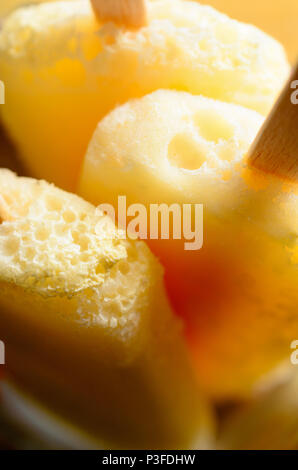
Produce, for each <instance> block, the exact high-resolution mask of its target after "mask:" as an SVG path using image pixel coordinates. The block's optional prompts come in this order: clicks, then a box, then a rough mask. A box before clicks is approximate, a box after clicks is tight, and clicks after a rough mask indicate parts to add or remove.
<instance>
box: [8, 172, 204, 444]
mask: <svg viewBox="0 0 298 470" xmlns="http://www.w3.org/2000/svg"><path fill="white" fill-rule="evenodd" d="M0 216H1V222H2V223H1V225H0V278H1V283H0V292H1V295H0V308H1V314H0V332H1V339H2V340H3V341H4V342H5V344H6V357H7V367H8V371H9V374H10V375H11V377H12V378H13V380H14V382H15V383H17V385H18V386H20V387H21V388H22V389H23V390H25V391H27V392H30V394H31V395H33V396H35V397H38V399H39V400H41V401H43V402H44V403H45V404H46V405H47V406H48V407H50V408H52V409H53V410H55V411H56V412H60V413H61V415H62V416H64V417H66V418H68V419H69V420H70V421H71V422H74V423H75V424H80V425H81V426H83V428H84V429H86V430H87V431H88V432H89V433H90V434H92V436H93V438H100V439H101V441H104V442H105V443H106V445H107V446H123V447H130V448H133V447H146V448H147V447H149V448H150V447H153V448H158V447H162V448H173V447H175V448H176V447H178V448H179V447H181V446H182V447H183V446H186V447H192V446H198V445H199V446H200V445H204V444H203V443H202V440H201V439H202V438H203V437H204V439H205V438H207V432H208V430H207V428H208V419H207V412H206V410H205V409H204V405H203V403H202V401H201V398H200V394H199V392H198V388H197V385H196V381H195V379H194V375H193V372H192V370H191V368H190V366H189V362H188V358H187V353H186V348H185V345H184V344H183V339H182V335H181V325H180V324H179V321H178V319H177V318H175V317H174V315H173V313H172V312H171V309H170V307H169V305H168V302H167V299H166V295H165V292H164V287H163V281H162V268H161V267H160V265H159V263H158V262H157V260H156V259H155V258H154V256H153V255H152V254H151V253H150V251H149V248H148V247H147V246H146V245H145V244H144V243H143V242H135V243H132V242H129V241H126V240H122V239H121V238H122V236H123V234H122V233H121V232H120V231H118V230H117V229H116V228H115V226H114V225H113V224H112V222H111V221H110V219H109V218H107V217H105V216H104V215H103V214H102V213H101V212H100V211H96V209H95V208H94V207H93V206H92V205H91V204H89V203H87V202H85V201H83V200H82V199H80V198H79V197H77V196H74V195H71V194H69V193H65V192H63V191H61V190H59V189H57V188H55V187H54V186H51V185H49V184H48V183H46V182H43V181H36V180H31V179H28V178H17V177H16V176H15V175H14V174H13V173H11V172H9V171H7V170H2V171H1V172H0ZM203 433H205V435H204V436H203Z"/></svg>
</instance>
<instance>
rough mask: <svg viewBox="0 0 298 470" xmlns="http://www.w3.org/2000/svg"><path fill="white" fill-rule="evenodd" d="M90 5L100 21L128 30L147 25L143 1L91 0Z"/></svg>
mask: <svg viewBox="0 0 298 470" xmlns="http://www.w3.org/2000/svg"><path fill="white" fill-rule="evenodd" d="M91 3H92V6H93V9H94V11H95V14H96V16H97V17H98V18H99V20H101V21H113V22H114V23H118V24H122V25H124V26H127V27H129V28H139V27H142V26H144V25H146V23H147V10H146V4H145V0H91Z"/></svg>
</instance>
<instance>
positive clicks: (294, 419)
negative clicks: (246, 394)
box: [218, 367, 298, 450]
mask: <svg viewBox="0 0 298 470" xmlns="http://www.w3.org/2000/svg"><path fill="white" fill-rule="evenodd" d="M297 390H298V375H297V372H296V371H295V369H294V367H293V370H292V371H291V373H290V374H288V377H287V378H286V379H285V380H283V382H282V383H279V384H278V385H277V386H276V387H274V388H273V389H272V390H270V391H268V393H265V394H262V395H261V396H259V397H258V398H257V399H256V400H254V401H252V402H251V403H249V404H247V405H246V406H243V407H242V409H240V410H238V411H235V412H234V413H232V414H231V416H229V417H228V418H227V419H226V422H225V423H224V425H223V426H222V430H221V433H220V439H219V443H218V447H219V448H224V449H238V450H239V449H251V450H258V449H259V450H280V449H283V450H294V449H296V450H297V448H298V398H297Z"/></svg>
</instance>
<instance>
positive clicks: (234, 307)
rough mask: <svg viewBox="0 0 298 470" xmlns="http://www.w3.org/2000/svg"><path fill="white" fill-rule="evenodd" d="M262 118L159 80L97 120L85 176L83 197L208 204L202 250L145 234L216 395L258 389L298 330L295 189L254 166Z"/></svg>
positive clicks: (229, 395) (287, 354) (287, 357)
mask: <svg viewBox="0 0 298 470" xmlns="http://www.w3.org/2000/svg"><path fill="white" fill-rule="evenodd" d="M262 121H263V118H262V116H261V115H259V114H258V113H257V112H255V111H252V110H249V109H247V108H244V107H241V106H239V105H235V104H229V103H224V102H220V101H216V100H212V99H210V98H205V97H202V96H201V97H197V96H193V95H191V94H188V93H184V92H175V91H169V90H160V91H157V92H154V93H152V94H150V95H147V96H145V97H143V98H141V99H137V100H132V101H130V102H129V103H127V104H125V105H123V106H120V107H119V108H116V109H115V110H114V111H112V112H111V113H110V114H109V115H108V116H106V117H105V118H104V119H103V120H102V121H101V122H100V123H99V124H98V127H97V129H96V131H95V133H94V136H93V139H92V141H91V143H90V145H89V149H88V151H87V154H86V157H85V161H84V165H83V171H82V177H81V182H80V193H81V194H82V195H83V197H85V198H86V199H88V200H91V201H93V202H94V203H97V202H99V201H100V202H103V201H104V202H110V203H112V204H113V205H114V206H115V207H116V208H117V198H118V195H126V196H127V205H129V204H132V203H143V204H145V205H146V207H147V212H148V213H149V211H150V205H151V204H153V203H154V204H162V203H166V204H168V205H170V204H172V203H179V204H189V203H192V204H197V203H199V204H203V205H204V216H203V221H204V242H203V247H202V249H201V250H196V251H186V250H185V245H184V243H185V240H184V239H183V237H182V240H174V239H172V240H171V239H170V240H160V239H159V240H150V233H149V230H148V232H147V236H148V238H149V240H148V242H149V244H150V246H151V248H152V249H153V251H154V252H155V253H156V254H157V255H158V257H159V258H160V260H161V261H162V263H163V264H164V266H165V268H166V271H165V275H166V283H167V288H168V292H169V294H170V298H171V301H172V303H173V305H174V307H175V309H176V312H178V313H179V315H181V316H182V317H183V318H184V321H185V322H186V325H187V333H186V334H187V339H188V344H189V347H190V349H191V351H192V356H193V360H194V363H195V364H196V368H197V371H198V376H199V377H200V379H201V380H202V381H203V384H204V385H205V389H206V390H207V391H208V393H209V394H210V395H211V396H213V397H214V398H215V399H216V400H219V401H221V400H223V399H233V398H243V397H246V396H251V394H252V393H254V390H255V389H256V387H257V383H258V381H259V380H261V379H263V378H264V375H265V374H267V373H269V372H270V371H272V369H274V368H275V367H276V366H277V365H278V364H280V362H281V361H283V360H285V361H288V363H289V365H290V344H291V341H292V340H293V339H295V337H296V336H297V331H298V289H297V282H298V245H297V235H298V189H297V184H292V185H288V186H287V185H285V184H284V183H283V182H282V181H280V180H279V179H277V178H276V179H275V178H273V177H269V176H266V175H264V174H261V173H258V172H257V171H253V170H249V169H248V168H247V166H246V163H245V155H246V153H247V150H248V148H249V146H250V144H251V142H252V141H253V139H254V137H255V135H256V133H257V132H258V130H259V128H260V126H261V124H262ZM149 223H150V221H149ZM198 229H199V230H201V228H200V227H198ZM159 238H160V235H159Z"/></svg>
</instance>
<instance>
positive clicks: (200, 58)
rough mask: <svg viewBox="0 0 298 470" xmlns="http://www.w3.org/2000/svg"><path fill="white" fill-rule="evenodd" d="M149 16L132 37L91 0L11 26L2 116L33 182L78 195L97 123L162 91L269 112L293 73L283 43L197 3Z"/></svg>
mask: <svg viewBox="0 0 298 470" xmlns="http://www.w3.org/2000/svg"><path fill="white" fill-rule="evenodd" d="M148 15H149V24H148V26H146V27H144V28H141V29H140V30H138V31H135V32H131V31H128V30H125V29H121V28H119V27H116V26H115V25H113V24H112V23H108V24H100V23H98V22H97V21H96V19H95V15H94V13H93V10H92V8H91V5H90V2H89V0H82V1H76V2H61V1H57V2H53V3H50V4H42V5H39V6H32V7H29V8H28V7H26V8H25V9H19V10H17V11H16V12H14V13H13V14H12V15H10V16H9V17H8V18H7V19H6V21H4V24H3V27H2V30H1V32H0V79H2V80H3V81H4V82H5V84H6V105H5V106H3V107H2V110H1V111H2V118H3V122H4V124H5V126H6V128H7V130H8V131H9V133H10V135H11V137H12V138H13V140H14V142H15V143H16V144H17V146H18V148H19V150H20V152H21V155H22V157H23V161H24V162H25V163H26V165H27V168H28V169H29V171H30V172H31V173H32V174H33V176H36V177H42V178H46V179H47V180H49V181H51V182H55V183H56V184H58V185H59V186H61V187H64V188H66V189H74V188H75V186H76V183H77V179H78V173H79V168H80V165H81V162H82V159H83V156H84V154H85V152H86V149H87V145H88V142H89V140H90V138H91V136H92V133H93V131H94V129H95V127H96V124H97V123H98V121H99V120H100V119H101V118H102V117H103V116H104V115H105V114H107V113H108V112H109V111H110V110H111V109H112V108H114V107H115V106H116V105H118V104H119V103H124V102H126V101H127V100H128V99H130V98H134V97H141V96H143V95H145V94H147V93H150V92H152V91H154V90H156V89H160V88H171V89H177V90H185V91H189V92H192V93H193V94H204V95H206V96H210V97H213V98H218V99H222V100H225V101H230V102H235V103H239V104H242V105H244V106H247V107H249V108H252V109H255V110H258V111H260V112H261V113H263V114H266V113H267V112H268V110H269V109H270V107H271V105H272V103H273V101H274V99H275V97H276V95H277V93H278V91H279V89H280V87H281V86H282V84H283V82H284V79H285V77H286V76H287V73H288V63H287V60H286V57H285V53H284V50H283V48H282V46H281V45H280V44H279V43H278V42H276V41H275V40H274V39H272V38H271V37H269V36H267V35H266V34H264V33H262V32H261V31H259V30H258V29H257V28H255V27H253V26H250V25H246V24H242V23H239V22H237V21H234V20H231V19H230V18H228V17H227V16H225V15H223V14H221V13H218V12H217V11H215V10H214V9H212V8H209V7H206V6H201V5H199V4H198V3H195V2H191V1H182V0H155V1H153V0H152V1H149V2H148Z"/></svg>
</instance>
